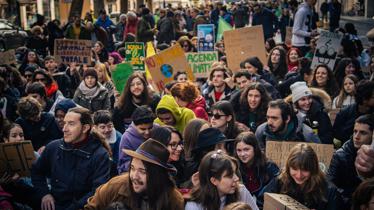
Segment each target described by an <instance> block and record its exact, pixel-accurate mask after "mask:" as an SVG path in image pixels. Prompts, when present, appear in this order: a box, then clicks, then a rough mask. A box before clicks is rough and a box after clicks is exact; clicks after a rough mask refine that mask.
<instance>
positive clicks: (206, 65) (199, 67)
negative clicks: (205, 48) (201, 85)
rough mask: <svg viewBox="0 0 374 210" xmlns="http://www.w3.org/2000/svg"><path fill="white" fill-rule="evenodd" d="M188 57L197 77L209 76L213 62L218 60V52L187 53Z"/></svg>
mask: <svg viewBox="0 0 374 210" xmlns="http://www.w3.org/2000/svg"><path fill="white" fill-rule="evenodd" d="M186 58H187V62H188V63H189V64H190V66H191V68H192V72H193V74H194V75H195V77H196V78H207V77H208V76H209V73H210V68H211V66H212V64H213V63H214V62H216V61H218V52H217V51H214V52H199V53H186Z"/></svg>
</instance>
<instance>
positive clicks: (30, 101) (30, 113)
mask: <svg viewBox="0 0 374 210" xmlns="http://www.w3.org/2000/svg"><path fill="white" fill-rule="evenodd" d="M42 110H43V107H42V105H41V104H40V103H39V102H38V101H37V100H36V99H35V98H33V97H31V96H28V97H23V98H21V100H19V102H18V104H17V113H18V114H19V115H20V116H21V117H22V118H24V119H30V118H34V117H36V116H38V115H39V114H40V113H41V112H42Z"/></svg>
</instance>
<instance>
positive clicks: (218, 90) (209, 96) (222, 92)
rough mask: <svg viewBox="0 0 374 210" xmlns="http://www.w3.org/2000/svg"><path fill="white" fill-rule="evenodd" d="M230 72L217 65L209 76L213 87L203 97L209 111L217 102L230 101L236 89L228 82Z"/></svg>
mask: <svg viewBox="0 0 374 210" xmlns="http://www.w3.org/2000/svg"><path fill="white" fill-rule="evenodd" d="M230 79H231V78H230V75H229V73H228V70H227V69H226V68H225V67H224V66H221V65H217V66H216V67H214V68H213V69H212V71H211V72H210V74H209V81H210V83H211V85H210V86H209V87H208V88H207V89H206V90H204V91H203V96H204V98H205V100H206V105H207V111H209V110H210V108H211V106H212V105H213V104H215V103H216V102H217V101H222V100H230V97H231V95H232V93H233V92H234V90H235V89H234V88H232V87H230V86H229V85H228V84H227V82H229V81H231V80H230Z"/></svg>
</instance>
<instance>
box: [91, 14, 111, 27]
mask: <svg viewBox="0 0 374 210" xmlns="http://www.w3.org/2000/svg"><path fill="white" fill-rule="evenodd" d="M95 25H97V26H100V27H103V28H104V29H107V28H109V27H110V26H111V25H114V23H113V22H112V20H110V18H109V17H108V16H106V18H105V20H103V19H101V18H98V19H97V20H96V22H95Z"/></svg>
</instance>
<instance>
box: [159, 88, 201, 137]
mask: <svg viewBox="0 0 374 210" xmlns="http://www.w3.org/2000/svg"><path fill="white" fill-rule="evenodd" d="M161 108H163V109H167V110H169V111H170V112H171V113H172V114H173V116H174V119H175V125H173V127H174V128H175V129H177V130H178V131H179V132H180V133H183V131H184V128H185V127H186V125H187V124H188V122H189V121H190V120H193V119H195V114H194V112H193V111H192V110H190V109H188V108H181V107H179V105H178V104H177V102H176V101H175V100H174V98H173V96H170V95H165V96H163V97H162V98H161V100H160V103H159V104H158V105H157V108H156V113H157V110H158V109H161ZM155 123H158V124H160V125H165V124H164V123H163V122H162V121H161V120H160V119H159V118H156V119H155Z"/></svg>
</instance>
